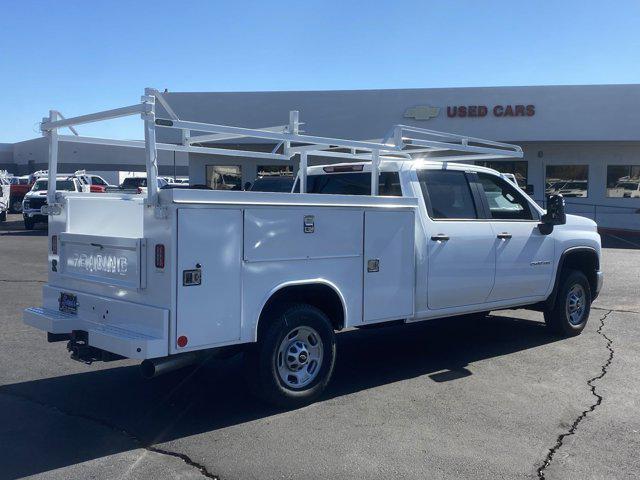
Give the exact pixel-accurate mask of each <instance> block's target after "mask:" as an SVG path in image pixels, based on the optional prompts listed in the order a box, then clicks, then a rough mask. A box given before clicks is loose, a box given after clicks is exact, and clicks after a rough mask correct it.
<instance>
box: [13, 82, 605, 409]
mask: <svg viewBox="0 0 640 480" xmlns="http://www.w3.org/2000/svg"><path fill="white" fill-rule="evenodd" d="M156 103H160V104H162V106H163V107H164V110H165V111H166V112H167V114H166V118H157V117H156V113H155V109H156V106H157V105H156ZM132 114H141V115H142V118H143V120H144V123H145V141H144V142H134V141H126V142H123V141H121V140H113V141H112V140H105V139H95V138H84V137H77V136H64V135H61V134H59V133H58V130H59V129H61V128H63V127H68V126H71V125H78V124H82V123H87V122H93V121H98V120H103V119H109V118H114V117H119V116H124V115H132ZM299 125H300V124H299V122H298V114H297V112H291V114H290V118H289V122H288V124H287V125H284V126H281V127H264V128H258V129H248V128H241V127H232V126H224V125H213V124H205V123H198V122H191V121H185V120H181V119H180V118H179V117H178V115H177V114H176V113H175V112H174V111H173V109H171V107H170V105H168V103H167V101H166V100H165V99H164V98H163V96H162V94H161V93H159V92H158V91H157V90H154V89H147V90H146V91H145V95H144V96H143V97H142V101H141V103H139V104H134V105H131V106H128V107H123V108H119V109H115V110H110V111H106V112H100V113H97V114H90V115H85V116H81V117H76V118H70V119H59V118H58V113H57V112H56V111H52V112H51V114H50V116H49V118H47V119H45V120H44V121H43V122H42V125H41V129H42V132H43V133H44V134H45V135H46V136H48V137H49V141H50V144H51V145H50V162H49V192H48V204H47V205H46V206H44V207H43V213H44V214H46V215H48V216H49V252H48V270H49V279H48V282H47V284H46V285H45V286H44V287H43V297H44V298H43V306H42V307H33V308H28V309H26V310H25V312H24V321H25V323H27V324H28V325H32V326H34V327H36V328H39V329H41V330H43V331H46V332H47V333H48V339H49V341H67V342H68V343H67V347H68V349H69V350H70V351H71V352H72V358H75V359H77V360H81V361H85V362H91V361H95V360H112V359H116V358H123V357H126V358H131V359H139V360H142V372H143V374H144V375H145V376H147V377H152V376H155V375H157V374H159V373H162V372H166V371H169V370H172V369H177V368H180V367H183V366H186V365H189V364H193V363H195V362H198V361H199V360H200V359H201V358H202V357H203V356H204V355H205V354H214V353H216V352H229V351H236V350H242V353H243V356H244V362H245V364H246V372H247V375H248V381H249V385H250V387H251V389H252V390H253V391H255V392H257V393H258V394H259V395H260V396H261V397H262V398H264V399H266V400H268V401H270V402H273V403H275V404H277V405H281V406H285V407H295V406H299V405H303V404H306V403H309V402H311V401H313V400H314V399H316V398H317V397H318V396H319V395H320V394H321V393H322V391H323V389H324V388H325V386H326V385H327V383H328V382H329V380H330V378H331V375H332V371H333V368H334V364H335V360H336V340H335V333H334V332H336V331H339V330H342V329H346V328H351V327H362V326H371V325H376V324H379V325H382V324H384V323H387V322H392V321H395V322H397V321H400V322H407V323H409V322H417V321H424V320H429V319H433V318H441V317H453V316H456V315H463V314H482V313H487V312H489V311H491V310H498V309H505V308H515V307H525V308H531V309H536V310H540V311H543V312H544V318H545V321H546V322H547V324H548V325H549V327H550V328H552V329H553V331H555V332H557V333H558V334H561V335H576V334H579V333H580V332H581V331H582V329H583V328H584V327H585V324H586V322H587V319H588V316H589V310H590V304H591V302H592V300H593V299H594V298H595V297H596V295H597V294H598V292H599V290H600V287H601V285H602V273H601V272H600V237H599V235H598V233H597V231H596V224H595V223H594V222H592V221H591V220H588V219H586V218H582V217H577V216H572V215H565V213H564V203H563V200H562V197H559V196H557V197H553V198H550V199H549V201H548V208H547V211H546V212H545V211H543V210H542V209H541V208H540V207H539V206H538V205H537V204H536V203H535V202H534V201H533V200H532V199H531V198H529V197H528V196H527V195H526V194H525V193H524V192H523V191H522V190H520V189H519V188H518V187H517V186H516V185H514V184H513V183H511V182H509V181H507V180H505V178H504V177H502V176H501V175H500V174H498V173H497V172H495V171H494V170H490V169H487V168H483V167H478V166H474V165H471V164H463V163H456V162H461V161H475V160H478V161H484V160H487V159H494V160H495V159H501V158H505V159H508V158H520V157H522V150H521V149H520V147H518V146H514V145H509V144H504V143H498V142H493V141H487V140H481V139H477V138H470V137H464V136H459V135H452V134H447V133H441V132H434V131H430V130H425V129H419V128H415V127H410V126H402V125H400V126H396V127H394V128H393V129H392V130H391V131H390V132H389V134H388V135H387V136H386V137H385V138H383V139H381V140H344V139H337V138H325V137H319V136H312V135H307V134H303V133H301V132H300V131H299ZM156 128H170V129H177V130H178V131H181V132H182V138H183V141H182V143H181V144H178V145H175V144H163V143H157V142H156V138H155V133H156ZM239 139H249V140H250V141H251V142H253V143H251V142H250V143H247V145H252V144H255V143H256V141H257V142H260V141H265V140H266V141H271V142H273V143H276V144H277V146H276V148H274V149H273V151H272V152H270V153H269V152H264V149H259V148H256V149H255V151H248V150H246V149H245V150H236V149H234V148H233V147H230V146H229V144H232V145H233V144H236V145H237V143H238V140H239ZM230 140H231V141H232V142H229V141H230ZM61 141H83V142H89V143H100V144H111V145H126V146H132V147H140V148H144V149H145V151H146V163H147V165H146V167H147V177H148V178H149V179H150V181H149V188H148V190H147V192H146V195H144V196H143V195H130V194H126V193H122V192H120V193H106V194H103V195H90V194H86V193H82V192H56V191H55V190H54V189H53V188H51V185H53V184H54V183H55V182H53V181H52V180H53V179H54V178H56V169H57V152H58V143H59V142H61ZM224 142H228V143H227V144H226V146H225V145H224ZM202 143H207V144H208V145H209V146H206V147H205V146H196V145H194V144H198V145H201V144H202ZM245 146H246V145H245ZM157 150H175V151H183V152H197V153H199V154H210V155H224V156H227V157H228V156H234V157H252V158H264V159H269V160H276V161H277V160H290V159H291V158H294V157H296V156H297V158H299V162H300V168H299V174H298V178H297V181H296V182H297V183H296V186H295V188H294V192H295V193H263V192H243V191H214V190H192V189H167V190H159V189H158V188H157V182H156V178H157V175H158V170H157V161H156V152H157ZM310 155H312V156H313V157H314V161H316V160H317V159H318V157H321V158H324V159H326V162H331V161H335V160H333V159H336V158H337V159H345V161H347V162H350V163H338V164H327V165H324V166H311V167H310V166H308V156H310ZM442 155H446V156H442ZM298 192H299V193H298ZM452 321H454V320H452Z"/></svg>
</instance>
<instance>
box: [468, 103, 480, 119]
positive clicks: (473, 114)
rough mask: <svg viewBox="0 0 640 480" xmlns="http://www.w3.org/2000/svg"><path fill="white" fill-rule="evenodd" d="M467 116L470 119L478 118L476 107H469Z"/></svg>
mask: <svg viewBox="0 0 640 480" xmlns="http://www.w3.org/2000/svg"><path fill="white" fill-rule="evenodd" d="M469 116H470V117H477V116H478V107H477V106H476V105H469Z"/></svg>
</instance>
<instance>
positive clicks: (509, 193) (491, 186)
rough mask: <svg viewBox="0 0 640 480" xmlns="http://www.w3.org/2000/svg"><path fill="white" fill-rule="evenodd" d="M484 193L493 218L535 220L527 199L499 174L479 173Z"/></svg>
mask: <svg viewBox="0 0 640 480" xmlns="http://www.w3.org/2000/svg"><path fill="white" fill-rule="evenodd" d="M478 180H479V181H480V185H481V186H482V189H481V190H482V193H484V197H485V198H486V201H487V204H488V207H489V212H490V214H491V218H493V219H499V220H533V213H532V211H531V206H530V205H529V202H528V201H527V199H526V198H525V197H524V196H522V194H520V192H518V191H517V190H516V189H515V188H514V187H513V185H511V183H509V182H507V181H506V180H505V179H503V178H501V177H498V176H497V175H491V174H488V173H482V172H479V173H478Z"/></svg>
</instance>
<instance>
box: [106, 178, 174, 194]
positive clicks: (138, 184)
mask: <svg viewBox="0 0 640 480" xmlns="http://www.w3.org/2000/svg"><path fill="white" fill-rule="evenodd" d="M167 185H168V183H167V181H166V180H165V179H164V178H160V177H158V188H164V187H166V186H167ZM117 190H121V191H127V192H130V193H146V192H147V177H127V178H125V179H124V180H123V181H122V183H121V184H120V187H116V188H114V189H111V188H109V189H107V191H117Z"/></svg>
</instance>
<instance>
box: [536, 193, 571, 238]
mask: <svg viewBox="0 0 640 480" xmlns="http://www.w3.org/2000/svg"><path fill="white" fill-rule="evenodd" d="M564 207H565V204H564V197H563V196H562V195H551V196H550V197H549V198H547V213H545V214H544V215H542V217H540V222H541V223H539V224H538V230H540V233H541V234H542V235H549V234H550V233H551V232H553V227H554V226H555V225H564V224H565V223H567V215H566V213H565V208H564Z"/></svg>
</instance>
